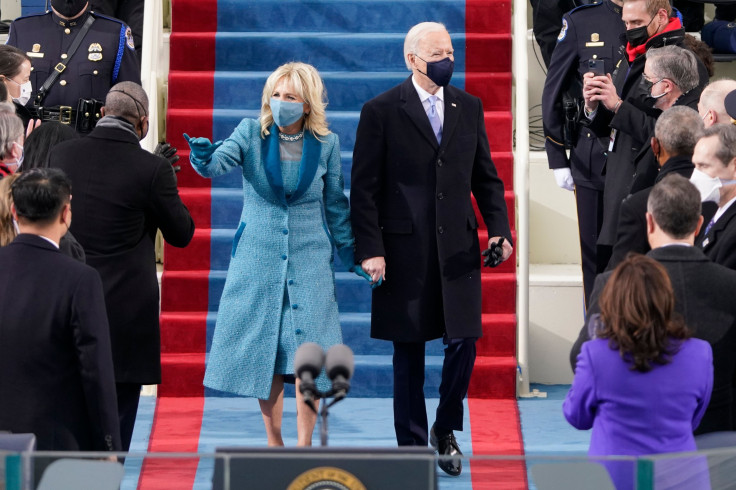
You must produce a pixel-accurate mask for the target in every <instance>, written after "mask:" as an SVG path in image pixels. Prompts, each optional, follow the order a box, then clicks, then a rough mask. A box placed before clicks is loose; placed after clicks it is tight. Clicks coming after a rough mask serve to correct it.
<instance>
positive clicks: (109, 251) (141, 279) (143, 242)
mask: <svg viewBox="0 0 736 490" xmlns="http://www.w3.org/2000/svg"><path fill="white" fill-rule="evenodd" d="M50 164H51V166H52V167H58V168H60V169H62V170H64V172H66V174H67V175H68V176H69V178H70V179H71V181H72V188H73V193H74V219H73V220H72V226H71V231H72V232H73V233H74V236H75V237H76V238H77V240H78V241H79V243H81V244H82V246H83V247H84V251H85V253H86V255H87V264H89V265H91V266H92V267H94V268H95V269H97V271H98V272H99V273H100V277H102V284H103V286H104V289H105V302H106V304H107V312H108V314H109V317H110V331H111V338H112V353H113V360H114V361H115V380H116V381H118V382H125V383H139V384H155V383H160V382H161V358H160V350H161V347H160V331H159V321H158V315H159V307H158V303H159V288H158V282H157V278H156V263H155V254H154V241H155V236H156V229H157V228H159V229H161V232H162V233H163V236H164V239H165V240H166V241H168V242H169V243H171V244H172V245H174V246H177V247H184V246H186V245H187V244H188V243H189V241H190V240H191V238H192V235H193V234H194V222H193V221H192V218H191V216H190V215H189V211H188V210H187V208H186V206H184V204H183V203H182V201H181V198H180V197H179V192H178V190H177V188H176V177H175V176H174V171H173V169H172V168H171V165H170V164H169V163H168V162H167V161H166V160H165V159H163V158H160V157H157V156H154V155H152V154H151V153H149V152H147V151H145V150H143V149H142V148H141V147H140V144H139V142H138V139H137V138H136V137H135V136H134V135H133V134H132V133H130V132H128V131H126V130H124V129H118V128H108V127H99V126H98V127H96V128H95V129H94V130H93V131H92V132H91V133H90V134H89V135H88V136H86V137H84V138H78V139H74V140H69V141H65V142H62V143H60V144H58V145H57V146H56V147H54V154H53V155H52V158H51V160H50Z"/></svg>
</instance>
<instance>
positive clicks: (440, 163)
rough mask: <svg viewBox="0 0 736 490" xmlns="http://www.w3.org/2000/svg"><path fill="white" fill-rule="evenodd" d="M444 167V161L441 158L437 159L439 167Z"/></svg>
mask: <svg viewBox="0 0 736 490" xmlns="http://www.w3.org/2000/svg"><path fill="white" fill-rule="evenodd" d="M442 165H443V162H442V159H441V158H438V159H437V166H438V167H441V166H442Z"/></svg>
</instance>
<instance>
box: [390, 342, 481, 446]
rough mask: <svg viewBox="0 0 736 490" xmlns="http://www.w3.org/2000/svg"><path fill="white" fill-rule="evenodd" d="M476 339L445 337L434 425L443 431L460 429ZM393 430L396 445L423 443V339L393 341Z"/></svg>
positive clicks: (424, 410) (424, 440) (425, 412)
mask: <svg viewBox="0 0 736 490" xmlns="http://www.w3.org/2000/svg"><path fill="white" fill-rule="evenodd" d="M475 341H476V339H475V338H467V339H449V340H448V339H447V338H445V339H444V343H445V345H446V346H447V347H445V359H444V362H443V364H442V380H441V381H440V389H439V391H440V403H439V405H438V406H437V414H436V418H435V424H436V425H437V426H438V427H441V428H442V429H444V431H443V432H445V431H450V430H463V399H464V398H465V396H466V395H467V394H468V386H469V385H470V375H471V374H472V372H473V364H475V352H476V349H475ZM393 367H394V429H395V431H396V441H397V442H398V444H399V446H426V445H427V441H428V439H429V438H428V432H429V431H428V424H427V408H426V406H425V404H424V342H409V343H405V342H394V358H393Z"/></svg>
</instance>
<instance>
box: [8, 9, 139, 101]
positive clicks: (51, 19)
mask: <svg viewBox="0 0 736 490" xmlns="http://www.w3.org/2000/svg"><path fill="white" fill-rule="evenodd" d="M89 15H91V16H93V17H94V18H95V22H94V23H93V24H92V27H91V28H90V30H89V32H87V34H86V35H85V37H84V39H83V40H82V43H81V44H80V46H79V49H77V51H76V53H74V56H72V58H70V59H64V58H62V56H63V55H65V54H66V53H67V51H68V50H69V47H70V45H71V44H72V42H73V41H74V38H75V37H76V34H77V33H78V32H79V30H80V28H81V27H82V25H83V24H84V22H85V20H86V19H87V16H89ZM7 44H9V45H11V46H15V47H17V48H19V49H21V50H23V51H25V52H26V53H27V54H28V56H29V57H30V58H31V65H32V67H33V71H32V72H31V84H32V86H33V92H32V93H31V100H30V101H29V102H28V104H27V106H28V107H33V104H34V101H35V99H36V93H37V91H38V89H39V88H40V87H41V86H42V85H43V83H44V82H45V81H46V79H47V78H48V77H49V75H50V74H51V73H52V71H53V69H54V67H55V66H56V65H57V63H59V62H62V63H64V64H66V65H67V67H66V69H65V70H64V71H63V72H62V73H61V76H60V77H59V78H58V80H57V81H56V83H55V84H54V85H53V86H52V87H51V89H50V90H49V92H48V95H47V96H46V99H45V100H44V101H43V104H42V105H43V106H44V107H56V106H70V107H71V108H73V109H76V108H77V103H78V101H79V99H97V100H100V101H104V100H105V96H106V95H107V92H108V91H109V90H110V87H112V86H113V85H115V84H116V83H118V82H125V81H130V82H135V83H141V75H140V68H139V67H138V60H137V58H136V54H135V46H134V44H133V37H132V34H131V32H130V29H129V28H128V27H127V26H126V25H125V24H123V23H122V22H121V21H119V20H117V19H113V18H112V17H105V16H102V15H99V14H96V13H92V12H86V13H84V14H83V15H82V16H81V17H79V18H77V19H74V20H71V21H68V20H65V19H62V18H61V17H59V16H58V15H56V14H55V13H53V11H48V12H46V13H43V14H37V15H29V16H26V17H20V18H18V19H16V20H15V21H13V23H12V24H11V25H10V34H9V35H8V42H7Z"/></svg>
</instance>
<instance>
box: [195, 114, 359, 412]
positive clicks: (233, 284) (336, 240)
mask: <svg viewBox="0 0 736 490" xmlns="http://www.w3.org/2000/svg"><path fill="white" fill-rule="evenodd" d="M190 160H191V162H192V166H193V167H194V169H195V170H196V171H197V173H199V174H200V175H202V176H204V177H214V176H216V175H222V174H225V173H227V172H230V171H232V170H234V169H236V168H238V170H240V171H241V172H242V174H243V211H242V214H241V218H240V224H239V226H238V231H237V232H236V234H235V238H234V241H233V249H232V256H231V259H230V266H229V268H228V273H227V279H226V280H225V288H224V290H223V293H222V298H221V299H220V308H219V311H218V313H217V323H216V324H215V332H214V337H213V339H212V347H211V349H210V353H209V357H208V361H207V368H206V372H205V377H204V384H205V386H207V387H209V388H213V389H216V390H220V391H226V392H231V393H236V394H238V395H244V396H252V397H257V398H260V399H267V398H268V397H269V394H270V391H271V381H272V378H273V374H275V373H293V364H292V362H293V358H294V352H295V351H296V348H297V347H298V346H299V345H301V344H302V343H304V342H316V343H318V344H320V345H321V346H322V348H323V349H328V348H329V347H330V346H332V345H334V344H337V343H340V342H341V341H342V334H341V331H340V322H339V317H338V310H337V299H336V296H335V279H334V271H333V266H332V259H333V252H332V251H333V244H334V245H335V247H336V248H337V251H338V254H339V255H340V259H341V261H342V262H343V263H345V264H347V265H350V266H352V265H353V245H354V240H353V234H352V230H351V228H350V213H349V204H348V199H347V197H346V196H345V194H344V182H343V176H342V169H341V165H340V148H339V143H338V138H337V135H335V134H329V135H327V136H320V139H319V140H317V139H316V138H315V137H314V136H313V135H312V134H310V133H306V132H305V135H304V144H303V151H302V159H301V161H300V162H299V164H298V171H296V170H295V169H294V168H293V165H294V163H288V162H287V163H286V165H287V166H288V167H289V168H291V171H290V170H289V169H288V168H287V169H283V170H282V163H281V161H280V154H279V138H278V128H276V127H275V126H273V127H272V128H271V134H270V135H268V136H267V137H266V138H265V139H262V138H261V137H260V125H259V123H258V121H256V120H251V119H244V120H243V121H241V123H240V124H239V125H238V127H237V128H236V129H235V131H234V132H233V133H232V134H231V135H230V137H229V138H227V139H226V140H225V141H224V143H223V144H222V146H220V147H219V148H218V149H217V151H216V152H215V153H214V155H213V156H212V158H211V159H210V160H208V161H199V160H197V159H196V158H192V157H190ZM277 358H278V359H279V361H280V362H279V365H278V366H277ZM318 386H319V388H320V389H322V390H326V389H327V388H328V386H329V384H328V382H327V380H326V379H325V377H324V375H322V376H320V379H318Z"/></svg>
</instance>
